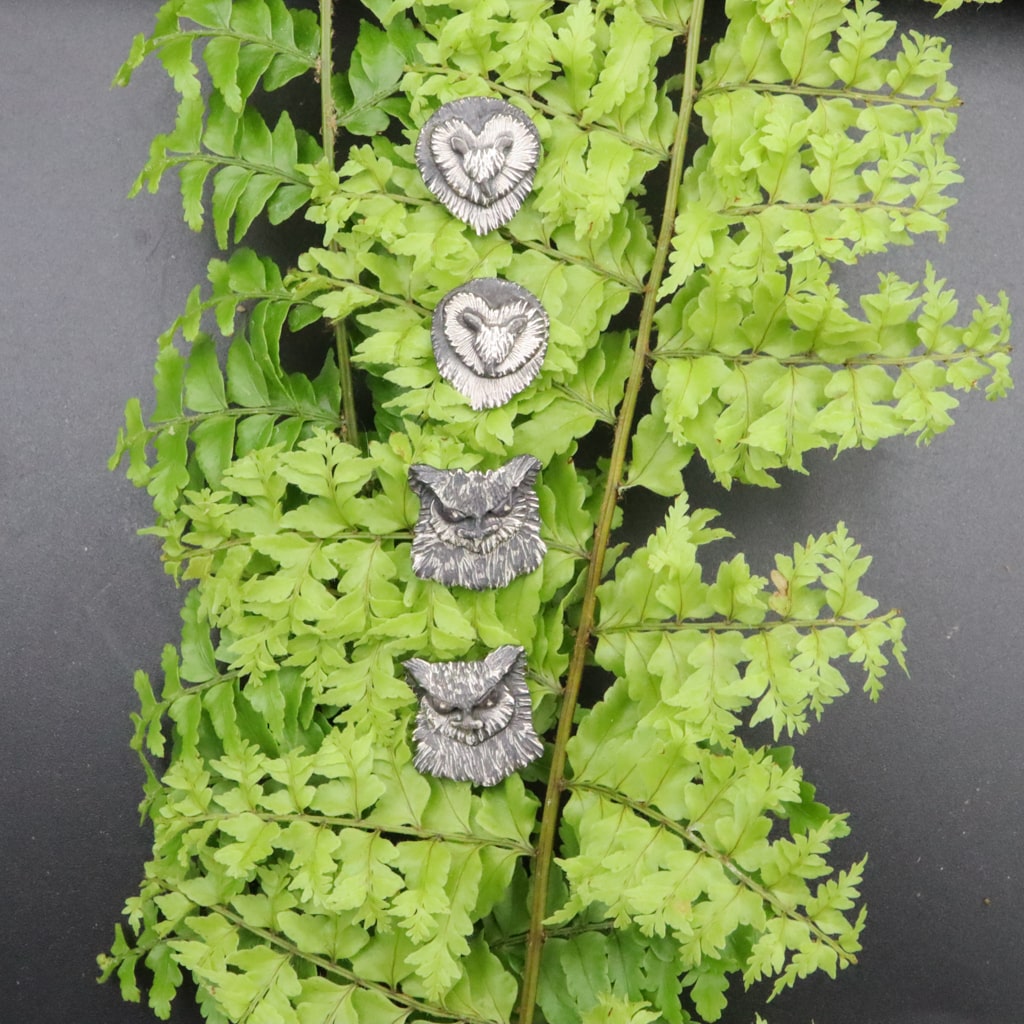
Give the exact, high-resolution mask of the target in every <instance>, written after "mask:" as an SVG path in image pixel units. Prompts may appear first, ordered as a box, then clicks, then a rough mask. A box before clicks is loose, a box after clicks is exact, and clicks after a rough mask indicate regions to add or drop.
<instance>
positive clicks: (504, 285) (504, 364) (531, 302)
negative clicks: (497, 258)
mask: <svg viewBox="0 0 1024 1024" xmlns="http://www.w3.org/2000/svg"><path fill="white" fill-rule="evenodd" d="M549 326H550V325H549V321H548V315H547V313H546V312H545V311H544V307H543V306H542V305H541V304H540V301H539V300H538V299H537V297H536V296H535V295H533V293H532V292H530V291H528V290H527V289H526V288H523V287H521V286H520V285H518V284H514V283H513V282H511V281H501V280H499V279H498V278H493V277H488V278H476V279H475V280H473V281H470V282H468V283H467V284H464V285H460V286H459V287H458V288H455V289H453V290H452V291H450V292H449V293H448V294H447V295H446V296H445V297H444V298H443V299H442V300H441V301H440V302H439V303H438V305H437V308H436V309H435V310H434V319H433V325H432V328H431V339H432V341H433V343H434V358H435V359H436V360H437V369H438V372H439V373H440V374H441V376H442V377H444V379H445V380H447V381H448V382H449V383H450V384H451V385H452V387H454V388H455V389H456V390H457V391H459V392H460V393H461V394H463V395H465V396H466V398H468V399H469V404H470V405H471V406H472V407H473V408H474V409H477V410H480V409H493V408H495V407H496V406H499V405H504V404H505V403H506V402H507V401H508V400H509V399H510V398H512V396H513V395H516V394H518V393H519V392H520V391H522V390H523V389H524V388H525V387H527V386H529V384H530V383H531V382H532V381H533V379H534V378H535V377H536V376H537V374H538V373H539V372H540V368H541V364H542V363H543V362H544V353H545V352H546V351H547V345H548V330H549Z"/></svg>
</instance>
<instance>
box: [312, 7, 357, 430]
mask: <svg viewBox="0 0 1024 1024" xmlns="http://www.w3.org/2000/svg"><path fill="white" fill-rule="evenodd" d="M333 16H334V0H320V60H319V70H320V123H321V133H320V134H321V137H322V138H321V141H322V142H323V147H324V160H325V161H326V163H327V166H328V167H330V168H331V170H334V169H335V158H334V148H335V147H334V143H335V140H336V139H337V136H338V111H337V108H336V107H335V105H334V92H333V90H332V88H331V79H332V78H333V77H334V49H333V47H334V23H333ZM331 248H332V249H333V248H335V246H333V245H332V246H331ZM334 349H335V352H336V353H337V357H338V377H339V381H340V384H339V386H340V388H341V418H342V438H343V439H344V440H346V441H348V442H349V444H354V445H356V446H357V447H358V445H359V418H358V416H357V414H356V392H355V385H354V383H353V380H352V353H351V351H350V349H349V342H348V327H347V326H346V324H345V321H344V320H339V321H337V322H336V323H335V325H334Z"/></svg>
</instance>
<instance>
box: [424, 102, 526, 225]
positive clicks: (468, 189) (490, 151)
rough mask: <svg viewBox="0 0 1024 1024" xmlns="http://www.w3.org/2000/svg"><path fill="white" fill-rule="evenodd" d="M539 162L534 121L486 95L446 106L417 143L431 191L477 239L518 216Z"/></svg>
mask: <svg viewBox="0 0 1024 1024" xmlns="http://www.w3.org/2000/svg"><path fill="white" fill-rule="evenodd" d="M539 159H540V136H539V135H538V134H537V129H536V128H535V127H534V126H533V122H532V121H531V120H530V119H529V118H528V117H527V116H526V115H525V114H524V113H523V112H522V111H521V110H519V109H518V108H517V107H513V106H512V104H511V103H506V102H505V101H504V100H495V99H488V98H486V97H483V96H470V97H467V98H466V99H461V100H455V101H453V102H452V103H446V104H445V105H444V106H443V107H441V108H440V109H439V110H438V111H437V112H436V113H435V114H434V116H433V117H431V118H430V120H429V121H427V123H426V124H425V125H424V126H423V128H422V130H421V131H420V135H419V139H418V140H417V143H416V163H417V165H418V166H419V169H420V171H421V173H422V174H423V180H424V181H425V182H426V184H427V188H429V189H430V191H431V192H433V193H434V195H435V196H437V198H438V199H440V200H441V202H442V203H444V205H445V206H446V207H447V208H448V209H449V210H450V211H451V212H452V213H453V214H454V215H455V216H456V217H458V218H459V220H462V221H465V222H466V223H467V224H469V225H470V226H471V227H472V228H473V230H474V231H475V232H476V233H477V234H478V235H486V234H487V233H488V232H489V231H493V230H494V229H495V228H499V227H501V225H502V224H507V223H508V222H509V221H510V220H511V219H512V218H513V217H514V216H515V215H516V212H517V211H518V209H519V207H520V206H521V205H522V203H523V200H524V199H525V198H526V196H527V194H528V193H529V191H530V188H531V186H532V185H533V176H534V174H535V173H536V170H537V162H538V161H539Z"/></svg>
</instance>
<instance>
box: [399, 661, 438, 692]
mask: <svg viewBox="0 0 1024 1024" xmlns="http://www.w3.org/2000/svg"><path fill="white" fill-rule="evenodd" d="M402 668H404V669H405V671H406V673H407V674H408V676H409V678H410V680H411V681H412V683H413V685H414V686H416V687H418V688H420V689H426V687H427V684H428V681H429V679H430V673H431V669H432V666H431V664H430V662H429V661H424V660H423V659H422V658H410V659H409V660H408V661H403V662H402Z"/></svg>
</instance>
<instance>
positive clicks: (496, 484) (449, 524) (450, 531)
mask: <svg viewBox="0 0 1024 1024" xmlns="http://www.w3.org/2000/svg"><path fill="white" fill-rule="evenodd" d="M540 468H541V464H540V462H539V461H538V460H537V459H535V458H534V457H533V456H532V455H517V456H516V457H515V458H514V459H511V460H510V461H509V462H506V463H505V465H504V466H502V467H501V468H500V469H494V470H491V471H489V472H481V471H479V470H464V469H435V468H434V467H433V466H425V465H423V464H418V465H415V466H410V467H409V486H410V487H411V488H412V489H413V491H414V492H415V493H416V495H417V496H418V497H419V499H420V514H419V518H418V519H417V521H416V526H415V528H414V530H413V538H412V570H413V572H414V573H415V574H416V575H417V576H418V577H419V578H420V579H424V580H436V581H437V582H438V583H443V584H444V585H445V586H446V587H468V588H469V589H471V590H488V589H491V588H494V587H504V586H506V585H507V584H508V583H510V582H511V581H512V580H513V579H515V578H516V577H517V576H522V575H524V574H525V573H528V572H533V570H534V569H536V568H537V567H538V566H539V565H540V563H541V561H542V560H543V558H544V554H545V552H546V551H547V547H546V545H545V544H544V541H542V540H541V537H540V506H539V503H538V501H537V494H536V492H535V491H534V489H533V483H534V481H535V480H536V478H537V473H538V472H539V471H540Z"/></svg>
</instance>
